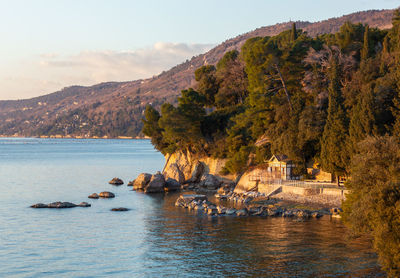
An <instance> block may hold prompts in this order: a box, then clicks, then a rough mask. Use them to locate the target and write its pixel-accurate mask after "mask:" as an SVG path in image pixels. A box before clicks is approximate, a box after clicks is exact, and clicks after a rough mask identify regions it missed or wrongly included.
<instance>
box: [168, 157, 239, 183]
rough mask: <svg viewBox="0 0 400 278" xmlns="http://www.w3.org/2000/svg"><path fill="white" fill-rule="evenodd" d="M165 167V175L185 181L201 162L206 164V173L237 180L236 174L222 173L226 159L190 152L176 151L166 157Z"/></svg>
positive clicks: (222, 178)
mask: <svg viewBox="0 0 400 278" xmlns="http://www.w3.org/2000/svg"><path fill="white" fill-rule="evenodd" d="M165 161H166V162H165V166H164V169H163V174H164V177H165V178H166V179H167V178H173V179H176V180H177V181H179V182H180V183H183V182H185V181H187V180H189V179H190V178H191V177H192V175H193V173H195V172H196V168H198V167H199V164H200V163H201V164H202V165H203V166H204V174H211V175H214V176H216V177H217V178H219V179H221V180H226V181H235V180H236V178H237V176H236V175H222V174H221V171H222V169H223V167H224V166H225V162H226V159H218V158H211V157H206V156H197V155H194V154H191V153H188V152H175V153H173V154H170V155H167V156H166V157H165Z"/></svg>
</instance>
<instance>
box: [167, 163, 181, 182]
mask: <svg viewBox="0 0 400 278" xmlns="http://www.w3.org/2000/svg"><path fill="white" fill-rule="evenodd" d="M164 176H165V179H168V178H171V179H174V180H176V181H178V182H179V183H180V184H183V183H185V175H184V174H183V172H182V171H181V170H180V169H179V166H178V164H177V163H172V164H169V165H168V168H167V169H166V171H165V174H164Z"/></svg>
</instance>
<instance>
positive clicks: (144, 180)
mask: <svg viewBox="0 0 400 278" xmlns="http://www.w3.org/2000/svg"><path fill="white" fill-rule="evenodd" d="M151 177H152V175H151V174H148V173H141V174H140V175H139V176H138V177H137V178H136V179H135V180H134V181H133V190H143V189H144V188H145V187H146V185H148V184H149V182H150V180H151Z"/></svg>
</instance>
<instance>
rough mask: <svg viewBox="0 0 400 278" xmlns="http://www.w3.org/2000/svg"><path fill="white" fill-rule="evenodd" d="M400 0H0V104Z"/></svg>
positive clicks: (134, 74) (132, 75) (119, 77)
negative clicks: (270, 29)
mask: <svg viewBox="0 0 400 278" xmlns="http://www.w3.org/2000/svg"><path fill="white" fill-rule="evenodd" d="M399 6H400V0H335V1H332V0H301V1H299V0H279V1H277V0H197V1H192V0H141V1H139V0H8V1H7V0H0V100H5V99H23V98H31V97H35V96H39V95H44V94H48V93H52V92H55V91H57V90H60V89H62V88H63V87H67V86H71V85H85V86H88V85H94V84H97V83H101V82H108V81H129V80H136V79H142V78H148V77H152V76H153V75H157V74H159V73H160V72H162V71H163V70H168V69H169V68H171V67H173V66H175V65H177V64H179V63H182V62H184V61H185V60H186V59H190V58H191V57H192V56H195V55H198V54H201V53H204V52H206V51H208V50H209V49H211V48H212V47H214V46H216V45H217V44H219V43H221V42H223V41H225V40H227V39H230V38H232V37H235V36H237V35H240V34H243V33H246V32H248V31H251V30H254V29H256V28H259V27H262V26H267V25H273V24H276V23H280V22H287V21H290V20H293V21H296V20H304V21H312V22H315V21H320V20H324V19H328V18H331V17H340V16H342V15H345V14H349V13H352V12H356V11H363V10H369V9H393V8H397V7H399Z"/></svg>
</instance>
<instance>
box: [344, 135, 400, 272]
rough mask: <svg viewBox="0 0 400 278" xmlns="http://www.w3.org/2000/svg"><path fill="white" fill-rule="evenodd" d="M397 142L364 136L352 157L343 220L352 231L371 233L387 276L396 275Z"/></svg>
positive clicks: (399, 241)
mask: <svg viewBox="0 0 400 278" xmlns="http://www.w3.org/2000/svg"><path fill="white" fill-rule="evenodd" d="M399 150H400V145H399V143H398V141H396V140H395V138H393V137H389V136H385V137H368V138H367V139H366V140H364V141H362V142H360V143H359V144H358V152H357V154H356V155H355V156H354V157H353V159H352V166H351V180H350V181H349V182H347V184H346V187H347V188H348V189H349V190H350V193H349V194H347V196H346V200H345V201H344V203H343V210H344V212H343V220H344V221H345V223H346V224H347V225H348V226H349V227H350V228H351V229H352V231H353V232H354V233H356V234H363V233H367V234H370V235H372V237H373V244H374V248H375V250H376V251H377V253H378V255H379V261H380V263H381V265H382V267H383V269H384V270H385V271H387V273H388V275H389V277H399V276H400V152H399Z"/></svg>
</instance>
